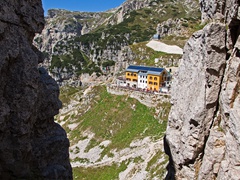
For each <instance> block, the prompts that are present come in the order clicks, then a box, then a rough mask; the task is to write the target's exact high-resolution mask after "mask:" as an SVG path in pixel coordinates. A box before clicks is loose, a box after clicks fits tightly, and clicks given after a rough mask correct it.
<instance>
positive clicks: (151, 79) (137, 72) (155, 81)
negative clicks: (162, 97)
mask: <svg viewBox="0 0 240 180" xmlns="http://www.w3.org/2000/svg"><path fill="white" fill-rule="evenodd" d="M143 74H145V75H146V76H145V78H146V79H143V76H142V75H143ZM125 75H126V83H127V86H129V87H134V88H141V89H142V88H143V87H145V88H144V89H147V90H149V91H159V90H160V88H161V87H162V86H163V85H164V82H165V81H166V79H167V76H168V71H167V70H166V69H164V68H156V67H148V66H135V65H130V66H129V67H128V68H127V69H126V73H125Z"/></svg>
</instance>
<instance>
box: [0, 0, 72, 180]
mask: <svg viewBox="0 0 240 180" xmlns="http://www.w3.org/2000/svg"><path fill="white" fill-rule="evenodd" d="M43 27H44V16H43V9H42V2H41V0H31V1H30V0H21V1H16V0H2V1H1V2H0V46H1V48H0V54H1V56H0V105H1V109H0V139H1V141H0V179H72V169H71V166H70V163H69V157H68V156H69V154H68V147H69V141H68V139H67V137H66V133H65V131H64V130H63V129H62V128H61V127H60V126H59V125H58V124H56V123H55V122H54V118H53V117H54V115H56V114H57V113H58V110H59V108H60V107H61V102H60V100H59V99H58V95H59V88H58V85H57V84H56V82H55V81H54V80H53V79H52V78H51V77H50V76H49V75H48V73H47V72H46V71H45V70H44V69H42V68H41V69H38V63H40V62H42V55H41V53H40V52H39V51H38V50H37V49H36V48H35V47H34V46H33V45H32V40H33V38H34V36H35V33H40V32H41V30H42V29H43Z"/></svg>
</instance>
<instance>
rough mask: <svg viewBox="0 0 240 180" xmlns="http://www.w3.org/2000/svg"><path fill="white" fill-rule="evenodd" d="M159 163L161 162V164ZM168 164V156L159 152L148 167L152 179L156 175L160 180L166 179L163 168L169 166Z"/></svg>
mask: <svg viewBox="0 0 240 180" xmlns="http://www.w3.org/2000/svg"><path fill="white" fill-rule="evenodd" d="M160 160H162V161H160ZM158 161H160V163H159V162H158ZM167 162H168V156H166V155H165V154H164V153H163V152H161V151H158V152H157V154H156V155H155V156H154V157H153V158H152V159H151V160H150V161H149V163H148V166H147V171H148V172H150V174H151V177H150V179H152V178H153V177H155V176H156V175H157V176H158V177H159V179H161V178H162V177H164V173H165V172H166V171H165V169H164V168H163V167H164V165H165V164H167Z"/></svg>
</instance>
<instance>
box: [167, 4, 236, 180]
mask: <svg viewBox="0 0 240 180" xmlns="http://www.w3.org/2000/svg"><path fill="white" fill-rule="evenodd" d="M213 4H214V5H213ZM200 5H201V10H202V20H203V22H205V23H206V22H207V25H206V26H205V27H204V28H203V29H202V30H200V31H198V32H196V33H194V34H193V36H192V37H191V38H190V39H189V41H188V42H187V43H186V45H185V47H184V55H183V59H182V61H181V63H180V67H179V70H178V72H177V74H176V78H175V81H174V83H173V88H172V100H171V101H172V105H173V106H172V109H171V112H170V116H169V122H168V126H167V132H166V138H165V146H166V153H167V154H168V155H169V156H170V162H169V166H168V172H169V173H168V175H167V179H189V180H190V179H199V180H200V179H240V173H239V170H240V169H239V162H240V155H239V153H236V152H240V141H239V139H240V133H239V130H240V121H239V119H240V113H239V112H240V96H239V91H240V86H239V85H240V84H239V83H240V75H239V74H240V52H239V50H240V46H239V44H240V37H239V34H240V16H239V14H240V8H239V2H238V1H230V0H226V1H223V0H211V1H205V0H200Z"/></svg>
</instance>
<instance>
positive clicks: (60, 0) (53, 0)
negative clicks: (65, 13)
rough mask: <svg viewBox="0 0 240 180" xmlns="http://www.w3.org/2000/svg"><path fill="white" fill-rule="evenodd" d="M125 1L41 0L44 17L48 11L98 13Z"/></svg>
mask: <svg viewBox="0 0 240 180" xmlns="http://www.w3.org/2000/svg"><path fill="white" fill-rule="evenodd" d="M124 1H125V0H42V3H43V8H44V11H45V13H44V14H45V15H46V14H47V10H48V9H55V8H58V9H66V10H70V11H86V12H98V11H106V10H108V9H111V8H115V7H118V6H119V5H120V4H122V3H123V2H124Z"/></svg>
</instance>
